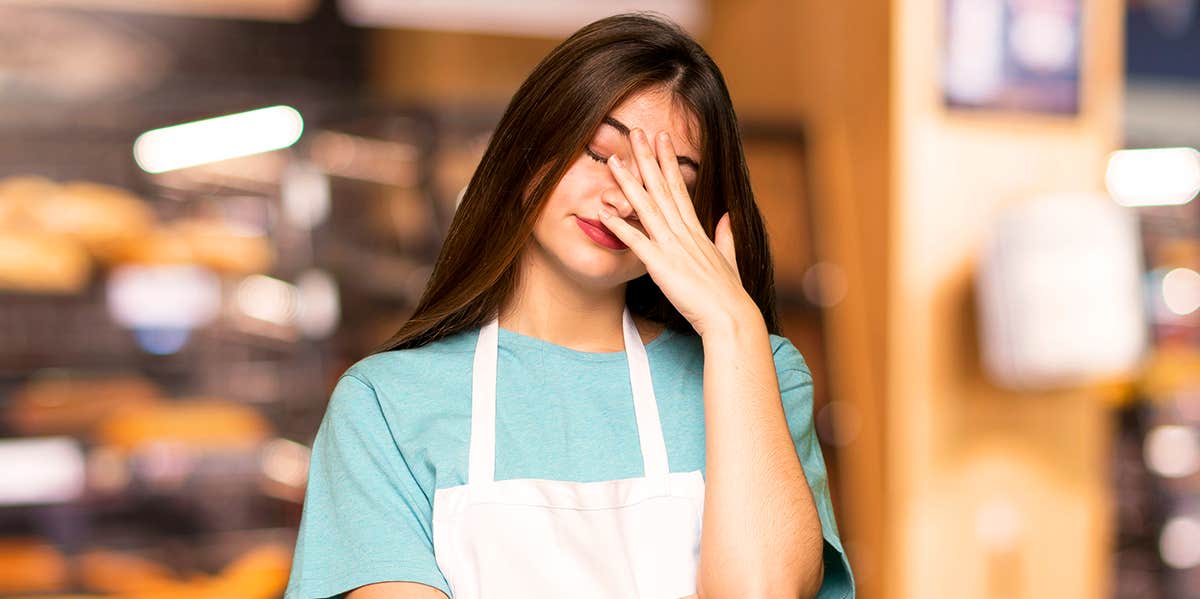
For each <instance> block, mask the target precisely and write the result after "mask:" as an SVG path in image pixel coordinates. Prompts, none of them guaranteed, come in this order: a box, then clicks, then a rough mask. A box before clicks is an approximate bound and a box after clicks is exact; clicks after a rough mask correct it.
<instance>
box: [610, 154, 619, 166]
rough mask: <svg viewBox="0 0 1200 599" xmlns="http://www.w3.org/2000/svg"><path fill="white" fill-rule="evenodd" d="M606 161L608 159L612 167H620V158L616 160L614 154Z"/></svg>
mask: <svg viewBox="0 0 1200 599" xmlns="http://www.w3.org/2000/svg"><path fill="white" fill-rule="evenodd" d="M608 159H609V160H610V161H612V163H613V165H615V166H621V159H620V158H617V155H616V154H613V155H612V156H609V157H608Z"/></svg>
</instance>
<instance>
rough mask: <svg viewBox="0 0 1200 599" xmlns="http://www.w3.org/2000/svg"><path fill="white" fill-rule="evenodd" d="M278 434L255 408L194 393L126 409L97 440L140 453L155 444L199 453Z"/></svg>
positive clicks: (104, 424) (107, 422) (101, 428)
mask: <svg viewBox="0 0 1200 599" xmlns="http://www.w3.org/2000/svg"><path fill="white" fill-rule="evenodd" d="M271 433H272V428H271V425H270V423H269V422H267V420H266V419H265V418H264V417H263V415H262V414H261V413H259V411H258V410H256V409H255V408H253V407H251V406H248V405H244V404H239V403H234V402H230V401H227V400H222V399H219V398H212V397H193V398H184V399H176V400H172V401H165V402H160V403H156V404H153V405H142V406H132V407H127V408H122V409H120V410H118V411H116V412H114V413H113V414H111V415H110V416H108V417H107V418H105V419H104V420H103V421H101V422H100V423H98V424H97V426H96V429H95V432H94V437H95V441H96V442H98V443H101V444H104V445H107V446H109V447H112V448H116V449H121V450H125V451H130V452H132V451H136V450H137V449H138V448H139V447H141V446H143V445H146V444H149V443H168V444H178V445H182V446H186V447H188V448H191V449H195V450H197V451H204V450H215V451H220V450H226V449H233V450H238V449H249V448H253V447H256V446H257V445H258V444H260V443H262V442H263V441H265V440H266V439H267V438H268V437H269V436H270V435H271Z"/></svg>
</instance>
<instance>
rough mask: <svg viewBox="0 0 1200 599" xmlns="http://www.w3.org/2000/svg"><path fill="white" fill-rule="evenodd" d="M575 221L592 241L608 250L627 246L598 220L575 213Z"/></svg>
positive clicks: (621, 248)
mask: <svg viewBox="0 0 1200 599" xmlns="http://www.w3.org/2000/svg"><path fill="white" fill-rule="evenodd" d="M575 223H576V224H578V225H579V228H580V229H582V230H583V232H584V234H586V235H587V236H588V237H590V238H591V240H592V241H595V242H596V243H598V244H600V245H602V246H604V247H606V248H608V249H610V250H623V249H625V248H627V247H629V246H627V245H625V242H623V241H621V240H620V239H619V238H617V236H616V235H613V234H612V233H610V232H609V231H608V228H607V227H605V226H604V225H603V224H602V223H601V222H600V221H598V220H591V219H587V218H583V217H582V216H578V215H577V216H576V217H575Z"/></svg>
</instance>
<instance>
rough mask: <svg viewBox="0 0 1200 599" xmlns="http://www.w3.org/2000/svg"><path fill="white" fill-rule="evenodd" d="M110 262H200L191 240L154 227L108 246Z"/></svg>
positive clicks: (105, 254)
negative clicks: (189, 241)
mask: <svg viewBox="0 0 1200 599" xmlns="http://www.w3.org/2000/svg"><path fill="white" fill-rule="evenodd" d="M102 259H103V260H104V262H106V263H107V264H109V265H118V264H139V265H169V264H198V261H197V258H196V253H195V252H194V251H192V246H191V244H190V243H188V240H187V239H185V238H183V237H180V236H179V235H178V234H176V233H175V232H174V231H172V230H170V229H168V228H166V227H154V228H151V229H148V230H145V231H141V232H140V233H138V234H137V235H134V236H130V237H127V238H124V239H120V240H116V241H113V242H111V243H109V244H108V245H106V246H105V250H104V254H103V258H102Z"/></svg>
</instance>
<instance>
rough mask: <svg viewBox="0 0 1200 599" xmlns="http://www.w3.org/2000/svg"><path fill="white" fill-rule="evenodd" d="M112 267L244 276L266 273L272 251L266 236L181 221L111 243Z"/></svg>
mask: <svg viewBox="0 0 1200 599" xmlns="http://www.w3.org/2000/svg"><path fill="white" fill-rule="evenodd" d="M107 261H108V262H110V263H113V264H159V265H161V264H197V265H201V266H204V267H206V268H209V269H211V270H213V271H216V272H219V273H224V274H231V275H246V274H251V273H260V272H267V271H269V270H270V269H271V267H272V266H273V265H274V263H275V250H274V248H273V247H272V246H271V243H270V241H269V240H268V239H267V238H266V236H264V235H262V234H261V233H258V232H256V231H254V230H251V229H248V228H243V227H239V226H237V225H233V224H229V223H224V222H221V221H216V220H207V219H182V220H179V221H175V222H172V223H168V224H164V225H162V226H160V227H157V228H155V229H152V230H149V231H146V232H143V233H142V234H141V235H139V236H137V237H133V238H129V239H125V240H123V241H121V242H119V243H114V244H113V245H112V246H111V247H110V251H109V252H108V254H107Z"/></svg>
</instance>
